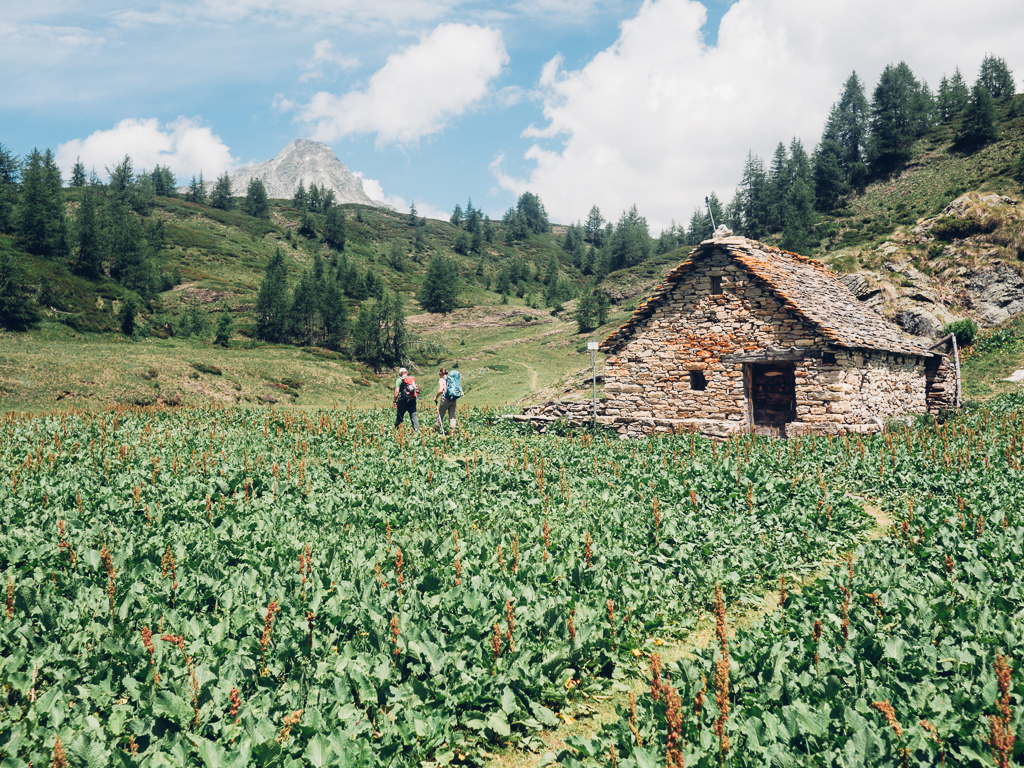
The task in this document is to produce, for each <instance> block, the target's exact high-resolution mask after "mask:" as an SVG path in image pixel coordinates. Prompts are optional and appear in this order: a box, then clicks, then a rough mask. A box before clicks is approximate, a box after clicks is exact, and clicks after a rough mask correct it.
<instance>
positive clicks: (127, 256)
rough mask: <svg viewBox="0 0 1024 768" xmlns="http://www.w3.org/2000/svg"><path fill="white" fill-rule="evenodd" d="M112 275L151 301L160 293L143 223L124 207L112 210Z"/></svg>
mask: <svg viewBox="0 0 1024 768" xmlns="http://www.w3.org/2000/svg"><path fill="white" fill-rule="evenodd" d="M109 231H110V237H109V247H110V261H111V263H110V276H111V277H112V278H114V279H115V280H117V281H118V282H119V283H120V284H121V285H123V286H124V287H125V288H127V289H128V290H130V291H134V292H135V293H137V294H138V295H139V296H141V297H143V298H144V299H149V298H150V297H151V296H152V295H153V293H154V292H155V290H156V274H155V271H154V268H153V264H152V261H151V259H150V257H149V256H150V254H149V244H148V243H147V242H146V238H145V236H144V234H143V229H142V223H141V221H140V220H139V217H138V216H137V215H135V214H134V213H133V212H132V211H131V210H129V208H128V207H127V206H126V205H124V204H117V203H115V204H113V205H112V206H111V207H110V230H109Z"/></svg>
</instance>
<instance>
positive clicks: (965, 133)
mask: <svg viewBox="0 0 1024 768" xmlns="http://www.w3.org/2000/svg"><path fill="white" fill-rule="evenodd" d="M998 137H999V132H998V131H997V130H996V105H995V101H993V99H992V96H991V93H990V91H989V90H988V88H986V87H985V86H983V85H982V84H981V83H980V82H978V83H975V84H974V87H973V88H971V101H970V103H969V104H968V105H967V110H966V111H965V112H964V120H963V123H962V124H961V126H960V131H959V132H958V133H957V137H956V140H957V143H958V144H960V145H961V146H963V147H966V148H968V149H977V148H978V147H981V146H984V145H985V144H988V143H989V142H992V141H995V140H996V139H997V138H998Z"/></svg>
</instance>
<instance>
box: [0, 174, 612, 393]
mask: <svg viewBox="0 0 1024 768" xmlns="http://www.w3.org/2000/svg"><path fill="white" fill-rule="evenodd" d="M80 194H81V191H80V190H68V191H67V192H66V195H67V204H68V209H69V212H72V213H73V211H74V209H75V208H76V207H77V205H78V199H79V195H80ZM343 208H344V211H345V214H346V218H347V240H346V247H345V250H344V255H345V258H347V259H348V261H349V263H350V264H353V265H354V266H355V267H356V269H357V270H358V271H359V272H360V273H363V272H366V271H372V272H374V273H375V274H376V275H377V276H378V277H380V278H381V279H382V280H383V281H384V283H385V284H386V285H387V286H388V287H389V288H390V289H392V290H397V291H399V292H401V293H402V294H403V298H404V299H405V306H406V311H407V312H408V320H407V322H408V327H409V329H410V330H411V331H412V333H413V335H414V342H413V344H412V345H411V347H410V350H409V352H410V355H411V358H412V361H413V367H414V369H415V370H416V374H417V376H418V377H419V379H420V383H421V386H423V387H424V388H425V389H427V390H428V391H430V392H431V396H430V397H431V398H432V389H433V385H434V381H433V375H434V371H435V368H436V366H438V365H443V364H447V365H449V366H450V365H451V364H452V363H454V362H459V363H461V367H462V371H463V381H464V382H465V384H466V388H467V396H466V399H465V401H464V402H465V404H466V405H501V404H504V403H506V402H516V401H519V400H521V399H522V398H524V397H528V396H530V395H531V393H533V392H535V391H537V390H540V389H544V388H549V387H556V386H557V385H558V382H560V381H562V380H563V379H564V378H565V377H566V376H568V375H570V374H572V373H573V372H576V371H578V370H580V369H582V368H584V367H586V366H588V365H589V361H590V358H589V354H588V353H587V352H586V342H587V341H588V340H589V339H590V338H600V337H601V336H602V334H603V333H604V332H606V331H607V330H608V329H610V328H611V327H612V326H613V325H614V324H616V323H621V322H623V321H624V320H625V318H626V311H625V310H624V309H620V310H618V311H615V312H613V313H612V317H611V318H610V322H609V325H608V327H607V328H606V329H603V330H599V331H598V332H597V333H596V334H594V335H592V336H588V337H586V338H583V337H580V336H579V335H578V333H577V328H576V324H575V322H574V321H573V319H572V317H571V313H570V311H569V310H563V311H561V312H558V313H557V314H556V313H554V312H553V310H551V309H547V308H543V290H544V286H543V284H542V283H541V276H542V275H543V273H544V270H545V267H546V265H547V263H548V260H549V259H550V257H551V255H552V254H553V255H555V256H556V258H558V259H559V261H560V263H561V265H562V270H563V276H564V277H566V278H568V279H569V280H570V281H572V282H573V283H574V284H575V285H576V286H578V289H580V290H582V289H584V287H585V285H586V283H587V280H586V278H584V276H583V275H581V274H580V273H579V272H578V271H577V270H576V269H575V268H574V267H573V266H572V265H571V264H570V263H569V259H568V257H567V256H566V254H565V253H564V252H563V251H562V250H561V248H560V247H559V244H558V243H559V241H558V238H556V237H554V236H552V235H533V236H531V237H530V238H529V239H527V240H526V241H524V242H522V243H519V244H517V246H516V247H514V248H513V247H509V246H507V245H505V244H504V242H503V240H502V234H501V232H500V230H499V231H498V233H497V236H496V237H495V241H494V242H492V243H486V244H485V247H484V252H483V254H482V255H479V256H478V255H475V254H474V255H471V256H468V257H467V256H461V255H459V254H457V253H455V251H454V250H453V246H454V244H455V240H456V238H457V237H458V236H459V234H460V232H461V230H459V229H457V228H456V227H454V226H452V225H450V224H449V223H447V222H440V221H426V222H425V227H424V229H425V237H424V248H423V250H422V251H421V252H419V253H417V252H416V251H415V250H414V247H413V243H414V235H415V230H414V229H413V227H412V225H411V223H410V222H409V219H408V216H406V215H404V214H397V213H394V212H392V211H388V210H382V209H378V208H372V207H368V206H359V205H346V206H343ZM146 218H147V223H152V222H153V221H156V220H159V221H162V223H163V231H164V249H163V252H162V255H161V257H160V260H159V265H158V268H159V271H160V273H161V275H162V280H163V283H164V287H165V288H166V290H164V291H162V292H161V293H160V294H159V296H158V297H157V299H156V300H155V301H154V302H153V303H152V305H151V306H149V307H147V308H145V309H143V310H142V312H141V313H140V315H139V322H140V324H142V325H143V326H144V327H145V329H146V333H145V334H143V335H142V336H139V337H136V338H135V339H133V340H130V339H127V338H126V337H124V336H123V335H122V334H120V333H119V332H118V331H116V328H117V326H118V323H117V312H118V310H119V308H120V305H121V301H122V298H123V295H124V292H123V290H122V288H121V287H120V285H118V284H117V283H116V282H115V281H113V280H110V279H104V280H102V281H98V282H90V281H88V280H85V279H83V278H80V277H77V276H75V275H73V274H72V272H71V270H70V267H69V266H68V265H64V264H54V263H52V262H49V261H46V260H43V259H38V258H34V257H32V256H31V255H29V254H27V253H24V252H23V251H21V250H20V249H19V247H18V243H17V241H15V240H14V239H13V238H11V237H7V236H0V249H6V250H7V251H8V252H9V253H11V254H12V255H13V256H15V257H16V259H18V260H19V262H20V263H22V264H24V265H25V266H26V271H27V273H28V277H29V280H30V282H31V283H32V284H33V286H37V288H38V290H39V294H38V295H39V297H40V304H41V306H42V308H43V315H44V320H43V322H42V323H41V324H40V326H39V327H38V328H36V329H34V330H31V331H29V332H27V333H7V332H0V396H2V397H3V400H4V404H5V406H6V407H7V408H9V409H29V410H48V409H51V408H54V407H66V406H68V405H72V406H73V407H106V406H111V405H118V404H124V405H142V404H151V403H160V402H172V403H173V402H180V403H183V404H198V403H209V402H215V403H232V402H240V403H278V404H289V405H294V406H298V407H323V406H333V405H356V406H360V405H372V404H378V405H379V404H387V403H388V402H390V387H391V386H392V384H393V381H394V372H393V371H381V372H375V371H372V370H370V369H368V368H367V367H366V366H364V365H362V364H360V363H359V362H357V361H355V360H353V359H351V358H350V357H349V356H347V355H345V354H341V353H335V352H330V351H327V350H320V349H312V348H310V349H307V350H306V351H303V350H302V349H299V348H297V347H293V346H286V345H280V346H278V345H267V344H264V343H261V342H256V341H255V340H254V339H253V338H252V335H253V330H254V328H255V321H256V318H255V316H254V314H253V309H254V306H255V301H256V297H257V293H258V291H259V286H260V283H261V281H262V279H263V273H264V269H265V267H266V264H267V262H268V261H269V259H270V257H271V256H272V255H273V254H274V252H275V251H276V250H278V249H280V250H281V251H282V253H283V254H284V256H285V263H286V266H287V269H288V276H289V282H290V283H291V284H294V283H295V282H297V281H298V278H299V276H300V275H301V273H302V272H303V271H304V270H305V269H307V268H308V267H309V266H310V264H311V263H312V261H313V258H314V255H315V254H317V253H320V254H321V255H322V256H323V257H324V258H325V259H328V260H329V259H330V258H331V257H332V255H334V253H335V252H333V251H331V250H330V249H328V248H327V247H326V246H324V244H323V243H322V242H321V241H320V239H319V238H307V237H303V236H302V235H300V234H298V229H299V218H300V212H299V211H297V210H295V209H294V208H292V207H291V205H290V201H281V200H279V201H273V204H272V208H271V218H270V220H263V219H256V218H253V217H251V216H247V215H245V214H243V213H241V212H240V211H237V210H236V211H222V210H218V209H215V208H211V207H209V206H205V205H197V204H194V203H189V202H186V201H184V200H181V199H177V198H158V199H157V204H156V207H155V209H154V211H153V213H152V214H151V215H150V216H149V217H146ZM314 220H315V223H316V226H317V229H318V230H319V229H321V228H322V227H323V222H324V219H323V216H319V215H314ZM396 244H397V246H398V250H399V251H400V252H401V254H402V258H401V259H400V260H398V262H397V263H396V260H395V259H394V258H393V256H392V252H393V251H394V250H395V245H396ZM435 253H442V254H445V255H447V256H449V257H452V258H454V259H455V260H456V262H457V263H458V266H459V272H460V276H461V279H462V284H463V285H462V292H461V294H460V297H459V298H460V302H461V304H462V306H461V307H460V308H459V309H456V310H455V311H454V312H453V313H451V314H449V315H446V316H442V315H431V314H429V313H425V312H423V311H422V310H421V309H420V307H419V305H418V303H417V302H416V294H417V291H418V290H419V288H420V285H421V284H422V281H423V278H424V275H425V273H426V267H427V264H428V263H429V260H430V258H431V256H432V255H433V254H435ZM515 257H519V258H521V259H523V260H524V261H525V262H526V264H527V268H528V274H529V277H528V279H527V280H526V281H525V282H524V284H523V288H524V289H525V292H524V295H523V296H522V297H519V296H517V295H516V293H515V292H513V293H512V294H511V295H510V296H509V297H508V298H507V299H506V300H505V301H506V302H507V303H503V298H502V296H501V295H499V294H498V293H496V292H494V291H493V290H491V288H492V287H493V285H494V284H495V278H496V276H497V273H498V270H499V269H500V268H501V266H502V264H503V263H504V262H506V261H507V260H509V259H511V258H515ZM195 302H198V303H199V305H200V307H201V311H202V313H203V314H205V315H207V316H208V317H209V319H210V321H211V323H210V324H211V327H212V325H213V321H214V320H215V319H216V317H217V315H219V314H220V313H221V312H222V311H224V310H227V311H229V312H230V313H231V315H232V316H233V318H234V321H235V323H234V325H235V335H234V337H233V339H232V341H231V343H230V345H229V347H228V348H226V349H225V348H222V347H217V346H214V345H213V344H211V343H210V342H209V341H208V340H200V339H197V338H180V337H175V336H174V329H175V328H176V327H177V326H178V321H179V320H180V319H181V317H182V315H183V312H185V310H186V308H187V307H188V306H189V305H190V304H193V303H195ZM528 303H532V304H533V307H531V306H528ZM569 307H570V309H571V307H572V304H571V303H570V305H569ZM350 311H351V312H352V314H353V315H354V314H355V313H356V312H357V311H358V303H357V302H352V303H351V304H350ZM204 367H205V368H206V369H207V370H203V369H204ZM212 369H219V370H220V373H219V374H216V373H211V372H209V371H210V370H212Z"/></svg>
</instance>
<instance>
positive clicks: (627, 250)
mask: <svg viewBox="0 0 1024 768" xmlns="http://www.w3.org/2000/svg"><path fill="white" fill-rule="evenodd" d="M719 207H721V206H719ZM653 250H654V243H653V241H652V240H651V233H650V230H649V229H648V228H647V219H645V218H644V217H643V216H641V215H640V214H639V213H638V212H637V209H636V206H635V205H634V206H632V207H631V208H630V209H629V210H628V211H624V212H623V213H622V216H621V217H619V223H618V225H616V227H615V234H613V235H612V237H611V241H610V243H609V261H608V264H607V267H608V270H609V271H610V272H614V271H615V270H617V269H623V268H624V267H632V266H634V265H636V264H639V263H640V262H642V261H646V260H647V259H648V258H650V256H651V253H652V251H653Z"/></svg>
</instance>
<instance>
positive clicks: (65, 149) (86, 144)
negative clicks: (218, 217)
mask: <svg viewBox="0 0 1024 768" xmlns="http://www.w3.org/2000/svg"><path fill="white" fill-rule="evenodd" d="M125 155H128V156H129V157H131V159H132V166H133V167H134V168H135V169H136V171H138V170H141V169H143V168H147V169H152V168H154V167H155V166H157V165H166V166H169V167H170V169H171V171H173V172H174V173H175V174H176V175H177V177H178V179H179V180H181V179H187V178H189V177H190V176H192V175H193V174H195V175H197V176H198V175H199V174H200V173H202V174H203V176H204V177H205V178H207V179H213V178H214V177H216V176H218V175H220V174H221V173H223V172H224V171H227V170H229V169H230V168H233V167H234V166H235V165H237V160H236V159H235V158H233V157H231V150H230V149H229V148H228V146H227V145H226V144H225V143H224V142H223V141H221V139H220V137H219V136H217V135H215V134H214V133H213V131H212V130H211V129H210V128H209V126H206V125H203V124H202V123H201V122H200V121H199V120H198V119H196V118H188V117H179V118H178V119H177V120H172V121H171V122H169V123H167V124H166V125H163V126H161V125H160V122H159V121H158V120H157V119H156V118H155V117H154V118H148V119H135V118H129V119H126V120H122V121H121V122H119V123H118V124H117V125H115V126H114V127H113V128H111V129H109V130H102V131H96V132H94V133H92V134H90V135H89V136H87V137H86V138H84V139H72V140H71V141H68V142H65V143H64V144H61V145H60V146H59V147H58V148H57V164H58V165H59V166H60V167H61V169H62V170H63V171H64V172H65V175H67V173H69V172H70V170H71V167H72V166H73V165H74V163H75V159H76V158H79V157H80V158H81V159H82V163H83V164H84V165H85V167H86V168H89V169H92V168H95V169H96V171H97V173H100V174H101V176H102V171H103V169H104V168H113V167H114V166H115V165H116V164H117V163H119V162H120V161H121V160H122V159H124V156H125Z"/></svg>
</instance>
